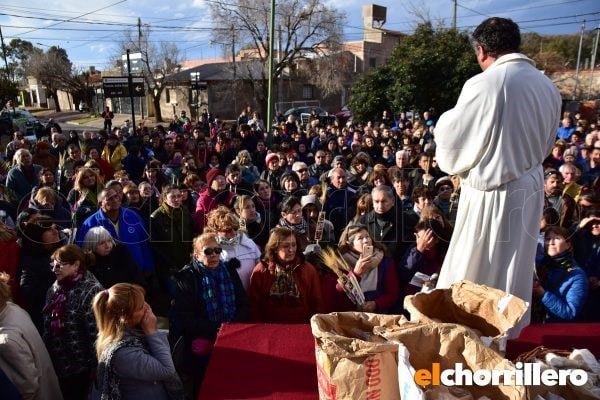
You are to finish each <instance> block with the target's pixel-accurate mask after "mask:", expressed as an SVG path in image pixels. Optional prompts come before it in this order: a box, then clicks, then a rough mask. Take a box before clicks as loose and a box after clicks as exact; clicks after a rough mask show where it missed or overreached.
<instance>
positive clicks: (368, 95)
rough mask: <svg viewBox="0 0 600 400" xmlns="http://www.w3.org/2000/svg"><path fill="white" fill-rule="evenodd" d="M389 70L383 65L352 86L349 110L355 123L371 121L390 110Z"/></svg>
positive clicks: (390, 79) (390, 76) (387, 66)
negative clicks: (382, 112)
mask: <svg viewBox="0 0 600 400" xmlns="http://www.w3.org/2000/svg"><path fill="white" fill-rule="evenodd" d="M392 80H393V78H392V74H391V68H390V66H389V65H383V66H381V67H380V68H377V69H374V70H372V71H371V72H370V73H369V74H368V75H364V76H362V77H360V78H359V79H358V80H357V81H356V82H355V83H354V85H353V86H352V97H351V98H350V104H349V106H350V109H351V110H352V114H353V119H354V120H355V121H372V120H375V119H376V118H377V117H379V116H380V115H381V111H382V110H386V109H388V110H389V109H390V106H391V101H390V94H389V89H390V82H392Z"/></svg>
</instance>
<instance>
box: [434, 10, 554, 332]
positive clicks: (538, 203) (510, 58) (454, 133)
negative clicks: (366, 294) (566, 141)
mask: <svg viewBox="0 0 600 400" xmlns="http://www.w3.org/2000/svg"><path fill="white" fill-rule="evenodd" d="M473 38H474V47H475V48H476V54H477V61H478V63H479V65H480V66H481V69H482V70H483V72H482V73H480V74H478V75H476V76H474V77H473V78H471V79H469V80H468V81H467V82H466V83H465V85H464V87H463V89H462V92H461V94H460V97H459V99H458V102H457V104H456V106H455V107H454V108H453V109H451V110H449V111H447V112H445V113H444V114H443V115H442V116H441V117H440V119H439V121H438V123H437V125H436V128H435V141H436V143H437V147H436V158H437V162H438V164H439V166H440V168H441V169H442V170H443V171H445V172H447V173H449V174H457V175H458V176H460V178H461V180H462V186H461V187H462V189H461V196H460V202H459V207H458V211H457V216H456V223H455V228H454V234H453V236H452V240H451V242H450V246H449V249H448V253H447V255H446V258H445V260H444V264H443V266H442V270H441V272H440V276H439V280H438V284H437V287H438V288H447V287H449V286H450V285H451V284H453V283H455V282H458V281H460V280H463V279H464V280H469V281H472V282H475V283H479V284H485V285H488V286H492V287H495V288H498V289H501V290H504V291H506V292H508V293H511V294H513V295H515V296H518V297H520V298H521V299H523V300H525V301H528V302H531V294H532V284H533V271H534V259H535V251H536V243H537V242H536V241H537V237H538V233H539V227H540V219H541V216H542V210H543V206H544V190H543V185H544V179H543V169H542V161H543V160H544V159H545V158H546V156H548V154H550V150H551V147H552V144H553V143H554V138H555V135H556V127H557V126H558V123H559V120H560V111H561V96H560V93H559V91H558V89H557V88H556V86H555V85H554V84H553V83H552V81H551V80H550V79H548V78H547V77H546V76H544V74H543V73H542V72H541V71H539V70H538V69H536V68H535V63H534V62H533V61H532V60H530V59H529V58H527V57H526V56H525V55H523V54H520V53H519V46H520V32H519V27H518V26H517V24H515V23H514V22H513V21H511V20H509V19H504V18H489V19H487V20H485V21H484V22H482V23H481V25H479V26H478V27H477V28H476V30H475V31H474V33H473ZM528 323H529V314H528V315H527V316H525V318H524V320H523V321H522V323H521V324H520V327H523V326H526V325H527V324H528ZM519 330H520V328H519V329H516V330H515V331H513V332H512V333H511V336H513V337H514V336H515V335H517V334H518V331H519Z"/></svg>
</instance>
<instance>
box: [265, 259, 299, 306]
mask: <svg viewBox="0 0 600 400" xmlns="http://www.w3.org/2000/svg"><path fill="white" fill-rule="evenodd" d="M298 267H300V264H297V263H296V260H294V261H293V262H292V264H289V265H284V266H281V265H279V264H278V263H276V264H274V266H271V268H269V272H270V273H271V274H272V275H274V276H275V280H274V281H273V284H272V285H271V289H270V290H269V296H273V297H277V298H280V299H281V298H285V297H287V298H292V299H299V298H300V290H299V289H298V284H297V283H296V278H295V277H294V271H295V270H296V268H298Z"/></svg>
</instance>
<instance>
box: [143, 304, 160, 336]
mask: <svg viewBox="0 0 600 400" xmlns="http://www.w3.org/2000/svg"><path fill="white" fill-rule="evenodd" d="M140 327H141V328H142V331H144V333H145V334H146V335H151V334H153V333H155V332H156V315H154V313H153V312H152V308H150V306H149V305H148V304H146V311H145V312H144V316H143V317H142V321H141V322H140Z"/></svg>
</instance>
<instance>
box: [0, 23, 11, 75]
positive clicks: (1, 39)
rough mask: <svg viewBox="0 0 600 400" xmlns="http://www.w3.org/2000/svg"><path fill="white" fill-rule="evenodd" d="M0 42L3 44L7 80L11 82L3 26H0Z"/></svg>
mask: <svg viewBox="0 0 600 400" xmlns="http://www.w3.org/2000/svg"><path fill="white" fill-rule="evenodd" d="M0 41H1V42H2V57H3V58H4V66H5V67H6V79H8V80H10V74H9V72H8V62H7V61H6V46H4V36H2V26H0Z"/></svg>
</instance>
